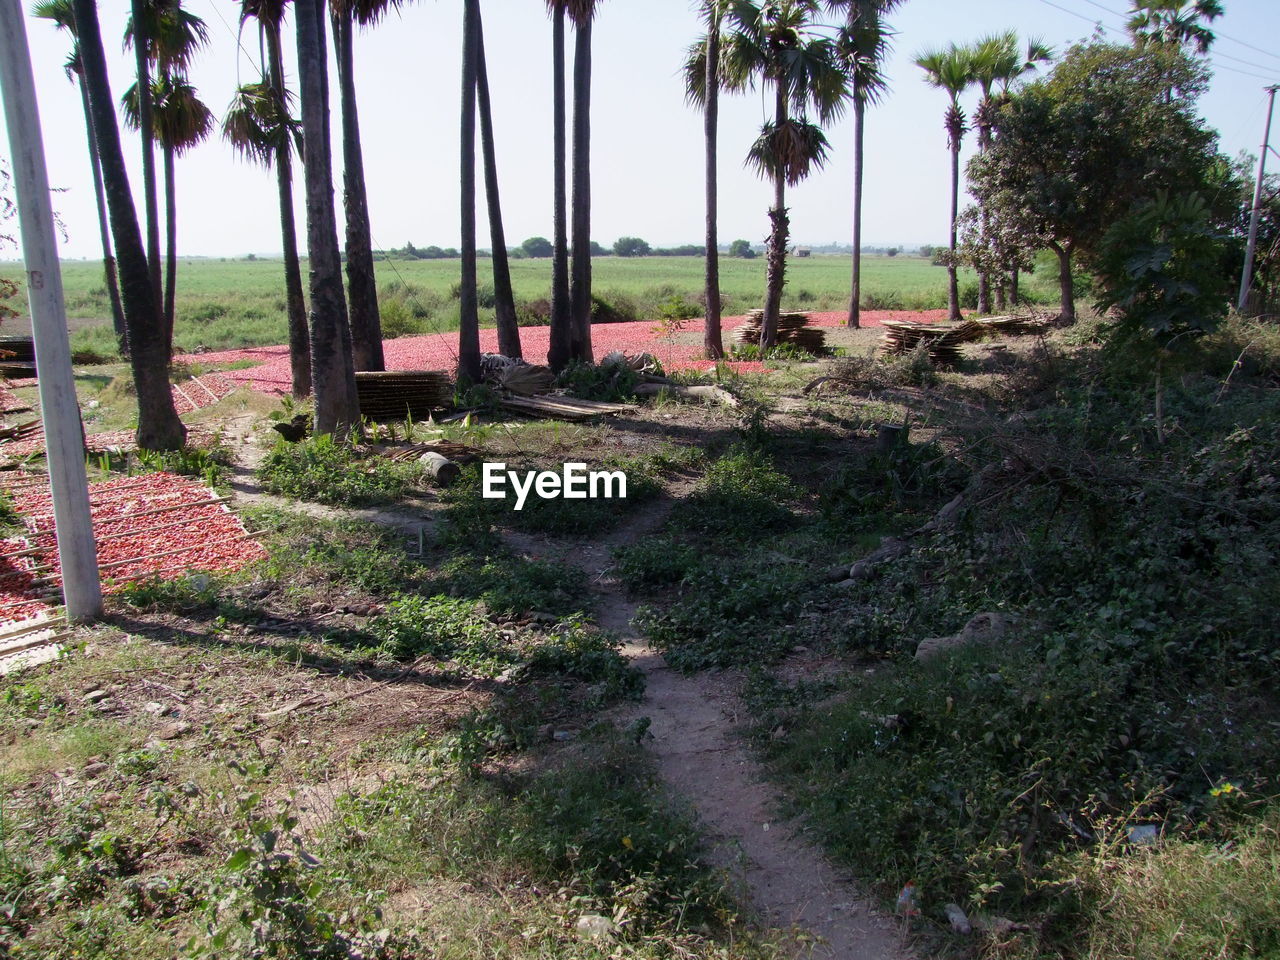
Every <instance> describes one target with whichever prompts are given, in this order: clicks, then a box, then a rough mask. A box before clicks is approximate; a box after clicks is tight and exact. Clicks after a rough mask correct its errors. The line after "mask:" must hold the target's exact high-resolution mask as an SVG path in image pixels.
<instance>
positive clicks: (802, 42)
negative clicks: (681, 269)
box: [725, 0, 848, 348]
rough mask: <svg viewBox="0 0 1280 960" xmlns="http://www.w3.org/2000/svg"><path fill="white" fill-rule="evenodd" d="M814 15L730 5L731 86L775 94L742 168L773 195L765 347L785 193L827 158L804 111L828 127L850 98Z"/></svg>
mask: <svg viewBox="0 0 1280 960" xmlns="http://www.w3.org/2000/svg"><path fill="white" fill-rule="evenodd" d="M817 11H818V4H817V2H816V0H730V3H729V9H728V20H729V22H730V23H731V24H732V31H731V33H730V35H729V38H728V47H727V51H726V58H725V66H726V80H727V82H728V86H730V87H731V88H737V89H741V88H742V87H745V86H749V85H752V84H754V83H755V81H756V80H757V79H759V80H760V81H761V83H762V84H763V85H765V86H766V87H769V86H771V87H772V88H773V94H774V111H773V118H772V119H771V120H768V121H766V122H765V123H764V126H763V127H762V129H761V132H760V136H759V137H758V138H757V139H756V141H755V143H754V144H753V145H752V147H751V149H750V151H749V152H748V154H747V164H748V165H749V166H752V167H754V168H755V169H756V170H757V172H759V173H760V175H761V176H762V177H765V178H767V179H769V180H772V181H773V191H774V200H773V207H772V209H771V210H770V211H769V219H770V221H771V222H772V230H771V231H770V235H769V244H768V251H767V254H766V256H767V262H766V288H767V289H766V295H765V305H764V322H763V324H762V328H761V331H760V346H761V347H763V348H767V347H772V346H773V345H774V344H775V343H776V341H777V335H778V313H779V311H780V309H781V304H782V287H783V285H784V284H785V283H786V268H787V240H788V236H789V226H790V222H789V220H788V218H787V207H786V188H787V186H788V185H791V186H794V185H796V184H797V183H799V182H800V181H801V180H803V179H804V178H805V177H807V176H808V175H809V173H810V171H812V170H813V169H815V168H820V167H821V166H822V165H823V164H824V163H825V162H826V157H827V149H828V143H827V138H826V136H825V135H824V134H823V132H822V130H821V128H819V127H818V126H817V125H815V124H813V123H810V122H809V120H808V113H809V111H810V110H813V111H814V112H815V113H816V114H817V116H818V119H819V121H820V122H824V123H825V122H826V121H828V120H831V119H833V118H835V117H837V116H839V114H840V112H841V110H842V109H843V108H844V101H845V99H846V97H847V96H848V86H847V83H846V79H845V75H844V72H843V71H842V69H841V68H840V64H839V62H838V58H837V55H836V48H835V44H834V43H833V42H832V41H831V40H829V39H828V38H826V37H825V36H821V35H820V34H818V33H817V32H816V31H815V30H814V29H813V24H812V21H811V17H812V16H813V15H814V14H815V13H817Z"/></svg>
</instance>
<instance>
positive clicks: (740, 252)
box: [729, 240, 756, 260]
mask: <svg viewBox="0 0 1280 960" xmlns="http://www.w3.org/2000/svg"><path fill="white" fill-rule="evenodd" d="M755 255H756V252H755V251H754V250H752V249H751V241H750V240H735V241H733V243H731V244H729V256H731V257H740V258H742V259H743V260H752V259H754V258H755Z"/></svg>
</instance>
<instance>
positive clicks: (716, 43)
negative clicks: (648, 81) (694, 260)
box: [702, 11, 724, 360]
mask: <svg viewBox="0 0 1280 960" xmlns="http://www.w3.org/2000/svg"><path fill="white" fill-rule="evenodd" d="M709 19H710V23H709V24H708V27H707V82H706V88H707V90H706V97H707V102H706V112H705V114H704V115H703V130H704V133H705V134H706V142H707V157H706V161H707V168H706V169H707V252H706V258H707V278H706V279H707V282H706V290H705V299H706V301H707V308H706V313H707V317H706V322H705V324H704V325H703V334H702V349H703V352H705V353H706V355H707V359H709V360H719V359H720V358H721V357H723V356H724V338H723V336H722V335H721V332H720V320H721V316H720V313H721V309H720V240H719V229H718V220H719V202H720V197H719V183H720V178H719V149H718V147H719V144H718V140H719V134H720V18H719V16H718V15H717V14H716V12H715V11H712V12H711V16H710V18H709Z"/></svg>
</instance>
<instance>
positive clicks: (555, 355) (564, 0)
mask: <svg viewBox="0 0 1280 960" xmlns="http://www.w3.org/2000/svg"><path fill="white" fill-rule="evenodd" d="M546 3H547V10H548V11H549V12H550V14H551V71H552V85H551V110H552V120H551V139H552V154H553V156H552V168H553V170H552V175H553V177H554V180H555V187H554V189H553V191H552V194H553V207H554V209H553V212H552V234H551V330H550V336H549V340H550V342H549V344H548V347H547V364H548V366H550V367H551V369H552V370H555V371H557V372H558V371H560V370H562V369H563V368H564V365H565V364H567V363H568V362H569V358H570V356H571V352H572V332H571V329H570V328H571V326H572V323H573V312H572V309H571V306H570V303H569V201H568V191H567V190H566V189H565V177H566V160H565V89H564V25H565V18H566V16H567V5H568V0H546Z"/></svg>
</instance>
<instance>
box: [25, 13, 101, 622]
mask: <svg viewBox="0 0 1280 960" xmlns="http://www.w3.org/2000/svg"><path fill="white" fill-rule="evenodd" d="M0 96H3V99H4V116H5V122H6V123H7V124H8V126H9V150H10V153H11V154H12V156H13V180H14V185H15V187H16V188H17V193H18V224H19V228H20V232H21V234H22V257H23V260H24V261H25V263H26V267H27V300H28V303H29V304H30V307H31V330H32V334H33V336H34V338H35V347H36V367H37V369H38V371H39V375H40V415H41V418H42V419H43V421H44V435H45V449H46V456H47V459H48V462H49V486H50V488H51V490H52V493H53V518H54V525H55V528H56V530H57V535H58V557H59V559H60V560H61V561H62V594H63V598H64V599H65V601H66V605H67V618H68V619H69V620H75V621H83V620H93V619H95V618H96V617H98V616H99V615H100V614H101V613H102V585H101V583H100V582H99V580H98V553H97V545H96V544H95V543H94V539H93V523H92V519H91V517H90V514H89V483H88V479H87V478H86V476H85V471H84V434H83V431H82V428H81V424H80V406H79V404H78V403H77V401H76V385H75V378H74V376H73V375H72V371H71V344H70V342H69V340H68V338H67V313H66V305H65V304H64V303H63V299H62V268H61V266H60V264H59V263H58V242H57V238H56V236H55V235H54V231H53V205H52V203H51V202H50V200H49V174H48V170H47V169H46V167H45V162H44V141H43V139H42V138H41V135H40V112H39V108H38V106H37V104H36V88H35V79H34V77H33V76H32V73H31V53H30V50H29V49H28V47H27V28H26V23H25V22H24V15H23V10H22V2H21V0H0Z"/></svg>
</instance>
